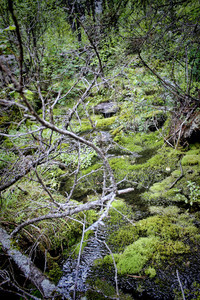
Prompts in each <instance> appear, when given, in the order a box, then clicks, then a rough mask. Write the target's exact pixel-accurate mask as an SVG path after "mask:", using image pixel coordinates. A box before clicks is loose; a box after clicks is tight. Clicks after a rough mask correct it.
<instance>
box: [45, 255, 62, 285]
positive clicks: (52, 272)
mask: <svg viewBox="0 0 200 300" xmlns="http://www.w3.org/2000/svg"><path fill="white" fill-rule="evenodd" d="M47 266H48V270H49V271H48V272H47V275H48V277H49V279H51V280H52V281H53V282H55V283H57V282H58V280H59V279H60V277H61V276H62V270H61V268H60V267H59V265H58V263H57V262H56V261H55V259H54V258H53V257H51V255H50V254H49V253H48V254H47Z"/></svg>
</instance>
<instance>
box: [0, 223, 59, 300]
mask: <svg viewBox="0 0 200 300" xmlns="http://www.w3.org/2000/svg"><path fill="white" fill-rule="evenodd" d="M0 243H1V245H2V248H3V250H4V251H5V252H6V253H7V255H8V256H9V257H10V258H11V259H12V260H13V261H14V262H15V263H16V265H17V266H18V268H19V269H20V270H21V271H22V272H23V274H24V276H25V277H26V278H27V279H29V280H30V281H31V282H32V283H33V284H34V285H35V286H36V287H37V289H38V290H39V291H40V292H41V294H42V295H43V296H44V298H50V297H51V296H52V295H53V294H54V293H56V292H58V288H57V287H56V286H55V285H54V284H53V283H52V282H50V281H49V279H48V278H47V277H46V276H44V274H43V273H42V272H41V271H40V270H39V269H38V268H37V267H36V266H35V265H34V264H33V262H32V261H31V260H30V258H28V257H27V256H25V255H24V254H22V253H21V252H20V251H19V250H17V249H16V248H15V246H14V245H13V241H12V238H11V236H10V235H8V234H7V232H6V231H5V230H4V229H3V228H1V227H0Z"/></svg>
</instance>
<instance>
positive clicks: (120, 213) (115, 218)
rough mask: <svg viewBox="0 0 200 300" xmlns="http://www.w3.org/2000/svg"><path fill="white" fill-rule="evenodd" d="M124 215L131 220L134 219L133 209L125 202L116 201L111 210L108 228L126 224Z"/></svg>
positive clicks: (107, 222)
mask: <svg viewBox="0 0 200 300" xmlns="http://www.w3.org/2000/svg"><path fill="white" fill-rule="evenodd" d="M124 215H125V216H126V217H127V218H128V219H130V220H131V219H133V212H132V208H131V207H130V206H129V205H127V204H126V202H125V201H124V200H121V199H116V200H115V201H113V203H112V206H111V208H110V210H109V218H108V219H107V221H106V224H107V225H108V226H113V225H114V224H121V223H123V222H124Z"/></svg>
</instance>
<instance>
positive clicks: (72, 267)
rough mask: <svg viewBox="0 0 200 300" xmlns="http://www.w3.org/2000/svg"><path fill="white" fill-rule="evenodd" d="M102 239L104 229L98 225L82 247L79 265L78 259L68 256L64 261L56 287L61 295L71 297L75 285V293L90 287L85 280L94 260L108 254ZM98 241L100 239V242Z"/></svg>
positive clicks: (82, 291) (103, 237) (80, 292)
mask: <svg viewBox="0 0 200 300" xmlns="http://www.w3.org/2000/svg"><path fill="white" fill-rule="evenodd" d="M104 240H105V230H104V229H103V228H102V227H100V228H98V230H97V231H96V235H92V236H91V237H90V239H89V241H88V243H87V246H85V247H84V249H83V252H82V254H81V260H80V264H79V267H78V268H77V262H78V259H73V258H69V259H68V260H67V261H66V262H65V263H64V266H63V276H62V277H61V279H60V281H59V283H58V287H59V289H60V290H61V291H62V295H64V297H66V298H67V299H70V300H71V299H73V293H74V290H75V285H76V293H78V294H84V293H85V292H86V291H87V290H88V289H89V288H90V287H89V285H88V284H87V283H86V280H87V278H89V277H90V274H91V268H92V266H93V263H94V261H95V260H96V259H98V258H103V256H105V255H106V254H108V250H107V249H106V247H105V246H104V244H103V241H104ZM100 241H102V243H101V242H100ZM76 283H77V284H76ZM63 299H64V298H63ZM75 299H86V298H85V297H84V296H83V297H81V296H80V298H77V297H76V298H75Z"/></svg>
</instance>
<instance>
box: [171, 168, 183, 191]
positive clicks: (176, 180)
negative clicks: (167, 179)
mask: <svg viewBox="0 0 200 300" xmlns="http://www.w3.org/2000/svg"><path fill="white" fill-rule="evenodd" d="M179 165H180V169H181V175H180V176H179V177H178V178H177V179H176V180H175V181H174V182H173V183H172V184H171V185H170V187H169V190H170V189H171V188H173V186H174V185H175V184H176V183H177V182H178V181H179V180H180V179H181V178H182V177H183V175H184V174H183V168H182V165H181V162H179Z"/></svg>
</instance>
